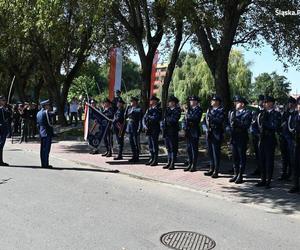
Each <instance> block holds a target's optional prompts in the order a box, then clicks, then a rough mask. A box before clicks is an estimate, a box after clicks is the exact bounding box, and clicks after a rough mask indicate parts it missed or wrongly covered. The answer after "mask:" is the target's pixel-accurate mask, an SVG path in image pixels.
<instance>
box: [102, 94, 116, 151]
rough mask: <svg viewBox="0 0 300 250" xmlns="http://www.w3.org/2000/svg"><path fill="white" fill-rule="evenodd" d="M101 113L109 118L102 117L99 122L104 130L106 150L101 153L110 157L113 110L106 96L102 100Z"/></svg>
mask: <svg viewBox="0 0 300 250" xmlns="http://www.w3.org/2000/svg"><path fill="white" fill-rule="evenodd" d="M102 113H103V115H105V116H106V117H107V118H108V119H109V120H107V119H103V120H102V122H101V127H102V129H103V130H106V133H105V135H104V138H103V139H104V145H105V148H106V152H105V153H104V154H102V156H106V157H111V156H112V147H113V140H112V122H111V121H112V120H113V118H114V110H113V108H112V103H111V101H110V100H109V99H108V98H105V99H104V101H103V110H102Z"/></svg>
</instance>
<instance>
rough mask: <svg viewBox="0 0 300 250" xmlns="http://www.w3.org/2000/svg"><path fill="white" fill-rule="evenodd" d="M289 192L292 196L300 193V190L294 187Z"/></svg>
mask: <svg viewBox="0 0 300 250" xmlns="http://www.w3.org/2000/svg"><path fill="white" fill-rule="evenodd" d="M288 192H289V193H290V194H294V193H298V192H300V188H299V187H292V188H291V189H290V190H289V191H288Z"/></svg>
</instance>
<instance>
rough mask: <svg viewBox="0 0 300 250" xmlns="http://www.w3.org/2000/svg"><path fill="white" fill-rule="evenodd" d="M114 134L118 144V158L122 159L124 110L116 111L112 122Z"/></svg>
mask: <svg viewBox="0 0 300 250" xmlns="http://www.w3.org/2000/svg"><path fill="white" fill-rule="evenodd" d="M113 127H114V133H115V135H116V139H117V143H118V148H119V152H118V158H122V153H123V147H124V133H125V109H124V108H119V109H117V111H116V113H115V115H114V120H113Z"/></svg>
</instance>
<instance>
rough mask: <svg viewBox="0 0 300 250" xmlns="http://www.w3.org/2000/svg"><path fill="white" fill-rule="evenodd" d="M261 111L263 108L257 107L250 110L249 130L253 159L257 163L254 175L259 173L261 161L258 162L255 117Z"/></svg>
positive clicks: (257, 135) (257, 137)
mask: <svg viewBox="0 0 300 250" xmlns="http://www.w3.org/2000/svg"><path fill="white" fill-rule="evenodd" d="M262 111H263V109H262V108H260V107H259V108H258V109H257V110H255V111H253V112H252V122H251V127H250V132H251V136H252V145H253V149H254V154H255V161H256V165H257V168H256V170H255V172H254V175H256V174H259V173H260V169H261V163H260V159H259V148H258V145H259V127H258V123H257V117H258V115H259V114H260V113H261V112H262Z"/></svg>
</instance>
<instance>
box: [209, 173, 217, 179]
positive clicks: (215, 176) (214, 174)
mask: <svg viewBox="0 0 300 250" xmlns="http://www.w3.org/2000/svg"><path fill="white" fill-rule="evenodd" d="M218 177H219V174H218V173H217V172H214V173H213V174H212V175H211V178H214V179H217V178H218Z"/></svg>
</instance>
